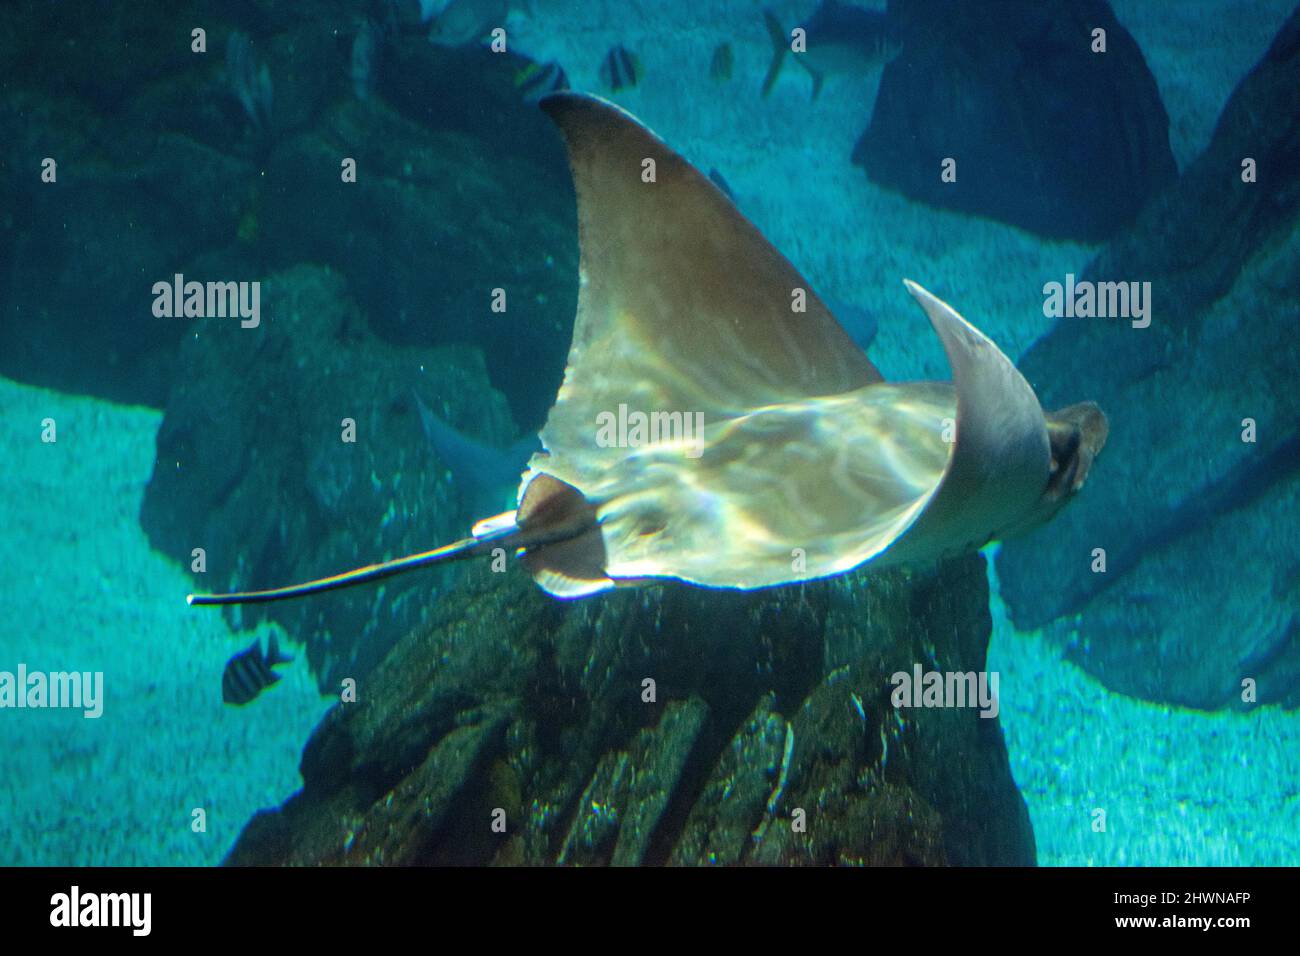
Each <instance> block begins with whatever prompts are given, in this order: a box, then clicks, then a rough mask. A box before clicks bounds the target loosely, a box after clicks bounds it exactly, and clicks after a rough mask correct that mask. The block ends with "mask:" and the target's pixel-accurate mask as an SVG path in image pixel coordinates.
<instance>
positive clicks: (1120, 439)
mask: <svg viewBox="0 0 1300 956" xmlns="http://www.w3.org/2000/svg"><path fill="white" fill-rule="evenodd" d="M1298 72H1300V11H1297V13H1295V14H1293V15H1292V16H1291V18H1290V20H1289V21H1288V22H1287V23H1286V25H1285V26H1284V27H1283V29H1282V31H1281V33H1280V34H1279V36H1278V37H1277V39H1276V40H1275V41H1274V43H1273V44H1272V47H1271V48H1270V49H1269V51H1268V52H1267V54H1266V55H1265V56H1264V58H1263V59H1262V60H1261V61H1260V62H1259V64H1258V65H1257V66H1256V67H1255V68H1254V69H1253V70H1252V71H1251V72H1250V74H1249V75H1248V76H1247V77H1246V78H1245V79H1244V80H1243V81H1242V82H1241V84H1240V85H1239V86H1238V88H1237V90H1236V91H1235V92H1234V94H1233V96H1232V97H1231V99H1230V100H1229V102H1228V104H1227V106H1226V107H1225V109H1224V112H1223V115H1222V117H1221V118H1220V120H1219V123H1218V126H1217V128H1216V130H1215V134H1214V137H1213V139H1212V140H1211V143H1210V145H1209V147H1208V148H1207V149H1206V151H1205V153H1204V154H1203V155H1202V156H1201V157H1200V158H1198V159H1197V160H1196V161H1195V162H1194V163H1193V164H1192V166H1191V167H1189V169H1188V170H1187V172H1186V174H1185V175H1184V176H1183V177H1182V179H1181V180H1180V181H1179V183H1178V184H1177V186H1176V187H1175V188H1174V189H1172V190H1171V191H1169V192H1168V193H1166V194H1165V195H1163V196H1161V197H1160V199H1159V200H1157V201H1156V202H1155V203H1154V204H1153V205H1152V206H1151V207H1150V208H1149V210H1148V211H1147V212H1146V213H1144V214H1143V215H1142V217H1141V218H1140V219H1139V221H1138V223H1137V224H1136V225H1135V226H1134V227H1133V229H1132V230H1131V231H1130V232H1129V233H1127V234H1125V235H1124V236H1123V237H1121V238H1119V239H1116V240H1115V242H1113V243H1111V244H1110V245H1109V246H1107V247H1105V248H1104V249H1103V250H1102V251H1101V252H1100V253H1099V254H1098V256H1097V257H1096V259H1095V260H1094V261H1093V262H1092V263H1091V265H1089V266H1088V268H1087V269H1086V270H1085V272H1084V275H1083V276H1082V278H1083V279H1085V280H1096V281H1123V282H1130V281H1149V282H1150V283H1151V287H1150V288H1151V296H1150V299H1151V324H1150V326H1149V327H1148V328H1134V327H1133V326H1132V323H1131V322H1129V321H1127V320H1123V319H1096V318H1093V319H1063V320H1061V321H1060V322H1058V324H1057V326H1056V328H1054V329H1053V330H1052V332H1051V333H1050V334H1049V335H1047V336H1046V337H1044V338H1043V339H1042V340H1040V341H1039V342H1038V343H1037V344H1035V346H1034V347H1033V348H1032V349H1030V351H1029V353H1028V354H1027V355H1026V356H1025V358H1024V361H1023V362H1022V364H1021V367H1022V369H1023V371H1024V372H1025V374H1026V376H1027V377H1028V378H1029V379H1030V380H1031V381H1032V382H1033V384H1034V386H1035V388H1036V389H1037V390H1038V392H1039V395H1040V396H1041V397H1042V400H1043V404H1044V405H1045V406H1047V407H1052V406H1053V405H1055V404H1058V403H1059V402H1061V401H1062V400H1064V399H1066V398H1067V396H1068V397H1069V398H1074V397H1077V396H1078V395H1088V396H1090V397H1093V398H1095V399H1096V400H1097V401H1098V402H1099V403H1100V404H1101V405H1102V407H1104V408H1105V409H1106V411H1107V414H1108V415H1109V416H1110V439H1109V442H1108V444H1107V448H1106V452H1105V456H1104V459H1103V461H1102V462H1101V463H1100V464H1099V466H1098V468H1097V469H1095V471H1094V473H1093V477H1092V479H1091V480H1090V482H1089V485H1088V487H1087V489H1086V490H1085V492H1084V494H1083V495H1081V497H1080V499H1079V501H1078V502H1076V503H1075V504H1074V505H1073V506H1072V507H1070V508H1069V509H1067V510H1066V511H1064V512H1063V513H1062V514H1061V515H1059V516H1058V517H1057V519H1056V520H1055V521H1053V522H1052V524H1051V525H1050V526H1049V527H1046V528H1043V529H1041V530H1040V531H1037V532H1035V533H1034V534H1033V535H1031V536H1030V537H1029V538H1028V539H1026V540H1025V541H1023V542H1012V543H1009V544H1007V545H1006V546H1004V548H1003V549H1002V551H1001V554H1000V556H999V558H998V571H999V574H1000V576H1001V580H1002V586H1003V594H1004V596H1005V598H1006V600H1007V603H1008V606H1009V608H1010V611H1011V613H1012V616H1013V618H1014V620H1015V621H1016V623H1017V624H1018V625H1019V626H1022V627H1037V626H1041V625H1045V624H1048V623H1049V622H1053V621H1055V622H1056V623H1054V624H1052V628H1051V629H1052V631H1053V632H1054V633H1055V634H1057V635H1058V637H1059V639H1060V640H1061V641H1062V642H1063V643H1064V644H1065V645H1066V647H1067V648H1068V649H1069V653H1070V654H1071V655H1072V656H1073V657H1074V658H1075V659H1076V660H1078V661H1079V662H1080V663H1081V664H1082V665H1083V666H1084V667H1085V668H1087V669H1088V670H1089V671H1090V672H1091V673H1093V674H1095V675H1097V676H1098V677H1099V678H1100V679H1101V680H1102V681H1104V682H1105V683H1106V684H1107V686H1109V687H1111V688H1113V689H1115V690H1119V691H1123V692H1125V693H1130V694H1135V695H1137V696H1141V697H1146V698H1149V699H1154V700H1162V701H1170V702H1174V703H1179V704H1184V705H1188V706H1193V707H1202V708H1217V707H1223V706H1243V704H1244V703H1246V702H1244V701H1243V700H1242V693H1243V684H1242V682H1243V681H1245V680H1246V679H1248V678H1249V679H1251V680H1253V681H1255V682H1256V684H1257V685H1258V690H1257V692H1258V699H1259V700H1260V701H1265V702H1267V701H1273V702H1281V703H1284V704H1286V705H1287V706H1296V705H1298V704H1300V617H1298V616H1297V614H1296V611H1295V608H1296V607H1297V600H1296V599H1297V597H1298V596H1300V591H1298V590H1297V588H1298V587H1300V550H1298V549H1297V545H1296V537H1295V534H1294V527H1293V526H1294V514H1295V507H1296V498H1297V494H1298V493H1300V491H1298V488H1297V483H1298V482H1297V476H1298V474H1300V427H1298V426H1297V423H1298V422H1300V392H1297V390H1296V388H1295V381H1296V373H1297V370H1298V369H1300V344H1298V343H1297V337H1296V334H1295V329H1296V321H1297V318H1298V317H1300V158H1298V157H1300V86H1297V84H1296V82H1295V79H1296V76H1297V73H1298ZM1246 160H1253V161H1254V164H1255V169H1256V172H1257V175H1256V177H1255V180H1254V181H1249V182H1248V181H1245V179H1244V178H1243V174H1244V172H1245V167H1244V166H1243V163H1244V162H1245V161H1246ZM1094 549H1103V550H1104V551H1105V557H1106V570H1105V571H1104V572H1094V571H1093V570H1092V567H1093V562H1094V558H1093V552H1094Z"/></svg>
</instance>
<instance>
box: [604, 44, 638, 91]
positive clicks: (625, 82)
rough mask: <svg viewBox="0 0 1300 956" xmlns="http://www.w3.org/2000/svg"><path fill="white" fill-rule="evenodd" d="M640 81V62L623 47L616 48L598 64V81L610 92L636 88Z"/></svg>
mask: <svg viewBox="0 0 1300 956" xmlns="http://www.w3.org/2000/svg"><path fill="white" fill-rule="evenodd" d="M640 79H641V61H640V60H639V59H638V58H637V55H636V54H635V53H633V52H631V51H630V50H628V48H627V47H625V46H621V45H620V46H616V47H614V48H613V49H611V50H610V51H609V52H608V53H607V54H605V59H604V62H602V63H601V64H600V81H601V82H602V83H604V84H605V86H607V87H608V88H609V89H610V90H611V91H612V92H615V93H617V92H618V91H619V90H621V89H625V88H627V87H632V86H636V85H637V83H638V82H639V81H640Z"/></svg>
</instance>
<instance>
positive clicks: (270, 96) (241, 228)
mask: <svg viewBox="0 0 1300 956" xmlns="http://www.w3.org/2000/svg"><path fill="white" fill-rule="evenodd" d="M186 6H187V5H185V4H182V5H180V6H178V7H176V9H174V10H173V11H172V12H173V13H175V14H176V16H175V17H171V18H161V19H160V18H156V17H154V18H151V17H144V18H141V17H139V16H137V15H136V14H135V13H133V12H131V11H130V10H128V9H127V8H125V7H122V8H120V9H114V10H106V11H104V15H103V16H94V17H87V16H86V15H85V14H84V12H80V11H77V10H75V9H73V8H70V7H63V6H60V5H57V4H54V5H51V4H47V3H39V2H24V3H20V4H17V5H15V8H14V9H13V10H10V11H8V12H7V13H6V20H7V22H8V23H9V25H10V27H11V29H10V30H6V31H3V35H2V36H0V61H3V62H5V63H6V64H7V65H8V66H9V67H10V69H8V70H7V71H6V76H7V79H8V83H7V86H6V88H5V90H4V91H3V95H0V140H2V141H3V142H5V143H6V150H5V152H4V155H3V156H0V253H3V256H0V301H2V302H3V303H4V307H5V314H6V321H5V322H0V374H4V375H7V376H10V377H13V378H15V379H17V380H20V381H26V382H33V383H36V384H41V385H46V386H50V387H54V388H57V389H62V390H66V391H82V392H89V393H92V394H97V395H102V396H105V397H108V398H111V399H113V400H116V401H119V402H129V403H137V404H148V405H151V406H154V407H162V405H163V404H164V403H165V401H166V399H167V395H168V393H169V390H170V388H171V384H172V374H173V373H172V364H173V361H174V357H175V354H176V350H177V348H178V347H179V345H180V342H181V339H182V337H183V336H184V335H185V334H186V331H187V329H186V323H184V322H178V321H163V320H159V319H157V318H155V317H154V316H153V315H152V314H151V312H150V306H151V304H152V295H151V292H150V289H151V287H152V286H153V283H155V282H157V281H160V280H169V279H170V278H171V277H172V276H173V275H174V274H175V273H178V272H179V273H182V274H184V275H186V276H187V277H190V278H195V279H200V280H214V281H250V280H252V279H255V278H257V277H258V276H262V275H266V274H267V273H269V272H272V271H277V270H283V269H287V268H290V267H292V266H295V265H298V264H300V263H313V264H324V265H329V266H331V267H332V268H333V269H335V270H336V271H337V272H339V273H341V274H342V275H343V276H345V277H346V278H347V280H348V285H349V289H350V291H351V294H352V295H353V297H354V298H355V299H356V301H357V303H358V305H359V306H360V308H361V309H362V311H363V312H364V313H365V314H366V315H367V318H368V320H369V322H370V325H371V328H372V330H373V331H374V332H375V334H376V335H377V336H378V337H380V338H381V339H384V340H385V341H387V342H390V343H391V344H394V345H410V346H418V347H423V348H428V347H433V346H438V345H450V344H468V345H473V346H476V347H478V348H479V349H481V350H482V351H483V353H484V354H485V355H486V356H488V362H489V366H488V371H489V375H490V376H491V377H492V380H493V381H494V382H495V383H497V385H498V387H499V388H501V389H503V390H504V392H505V394H506V397H507V400H508V401H509V402H510V404H511V408H512V411H513V414H514V417H515V418H516V420H517V421H519V422H520V423H521V424H526V425H529V426H531V427H537V426H539V425H540V423H541V421H542V419H543V417H544V414H545V410H546V407H547V404H548V402H549V401H550V398H551V397H552V396H553V395H554V393H555V389H556V388H557V387H558V385H559V381H560V377H561V374H562V371H563V367H564V356H565V354H566V351H567V347H568V341H569V330H570V328H571V325H572V318H573V311H574V304H575V301H576V288H577V286H576V280H575V278H574V277H575V276H576V273H577V241H576V224H575V220H574V211H573V208H574V202H573V188H572V184H571V181H570V178H569V173H568V166H567V163H566V161H565V159H564V155H563V149H562V147H561V145H560V142H559V138H558V136H556V135H555V133H554V130H553V129H552V128H551V127H550V125H549V123H548V122H547V121H546V119H545V118H544V117H543V116H542V115H541V113H540V111H539V110H538V109H537V108H536V106H535V105H534V104H532V103H529V102H526V101H525V99H524V97H523V95H522V94H521V92H520V90H519V88H518V87H517V86H516V84H515V78H516V76H517V74H518V72H519V70H520V69H521V68H522V67H523V66H524V65H525V64H527V63H528V61H527V60H526V59H524V58H523V57H521V56H518V55H515V54H513V53H509V54H503V55H499V56H498V55H494V54H492V53H491V52H490V51H488V50H486V49H479V48H470V49H464V50H445V49H437V48H434V47H433V46H432V45H431V44H429V43H428V42H427V41H426V40H425V39H424V38H423V37H422V36H406V35H402V34H400V33H397V32H393V31H392V30H387V29H382V28H380V27H378V26H376V27H374V29H375V31H376V35H377V36H379V37H380V39H379V40H378V41H377V45H376V49H375V51H374V55H373V67H372V74H373V75H371V76H369V77H367V78H366V79H365V84H364V86H367V87H368V88H369V93H368V94H367V95H366V96H365V98H364V99H362V98H360V97H359V96H358V93H357V91H356V89H355V86H356V85H359V83H358V81H357V80H356V79H355V78H354V77H353V76H352V73H353V69H352V66H351V59H350V51H351V45H352V40H353V38H354V37H355V36H356V34H357V32H358V30H359V29H361V28H360V26H359V24H360V23H361V20H360V16H361V14H362V11H361V10H359V8H358V7H357V5H356V4H353V3H344V2H341V0H329V2H326V3H323V4H317V5H315V6H314V7H313V9H312V14H311V16H309V17H304V15H303V13H302V11H300V10H295V9H293V8H291V7H290V6H286V5H285V4H280V3H269V2H260V0H259V2H256V3H246V4H243V3H241V4H226V5H222V6H221V8H220V9H211V10H209V9H204V10H201V11H200V10H199V9H198V8H197V7H195V8H194V9H193V10H192V11H191V12H190V13H189V14H186V13H185V12H184V9H185V7H186ZM383 6H384V5H375V9H376V10H378V9H380V8H381V7H383ZM177 23H184V24H190V23H193V24H194V25H196V26H200V25H201V26H203V27H204V28H205V29H206V31H207V50H206V52H202V53H199V52H192V51H191V49H190V37H189V35H188V33H187V32H183V31H182V32H178V31H177V29H176V24H177ZM187 30H188V27H187ZM232 45H240V46H241V47H242V48H243V49H244V51H245V52H244V55H243V58H242V60H241V61H240V62H241V63H243V64H244V66H245V67H246V73H247V74H248V75H251V76H253V77H255V78H257V79H256V85H255V86H251V87H250V82H253V81H249V80H248V79H247V77H246V76H245V75H244V73H241V72H240V71H238V70H235V69H234V64H233V63H232V62H231V59H230V58H229V57H228V56H227V52H228V50H229V49H230V48H231V47H232ZM263 70H265V79H264V81H263V80H262V79H261V77H262V71H263ZM241 77H244V78H243V79H241ZM47 157H48V158H51V159H53V160H55V161H56V162H57V180H56V182H53V183H47V182H42V180H41V175H42V166H41V164H42V161H43V160H44V159H45V158H47ZM345 158H350V159H353V160H355V161H356V164H357V175H356V181H355V182H353V183H345V182H343V176H342V163H343V161H344V159H345ZM496 289H501V290H503V292H504V294H505V296H506V299H505V304H506V311H505V312H504V313H502V312H498V311H493V309H492V305H493V303H494V294H493V293H494V290H496Z"/></svg>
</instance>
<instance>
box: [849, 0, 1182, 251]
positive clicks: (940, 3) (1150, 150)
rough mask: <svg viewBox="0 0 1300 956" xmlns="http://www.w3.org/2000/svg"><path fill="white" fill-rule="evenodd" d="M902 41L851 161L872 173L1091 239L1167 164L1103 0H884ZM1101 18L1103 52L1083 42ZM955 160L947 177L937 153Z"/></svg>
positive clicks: (946, 199) (971, 207) (1164, 133)
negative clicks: (953, 173) (951, 178)
mask: <svg viewBox="0 0 1300 956" xmlns="http://www.w3.org/2000/svg"><path fill="white" fill-rule="evenodd" d="M889 12H890V15H891V16H892V17H894V18H895V20H896V21H897V23H898V25H899V29H900V31H901V34H902V39H903V48H902V53H901V54H900V55H899V56H898V57H897V58H896V59H895V60H894V61H893V62H891V63H890V64H889V65H888V66H886V67H885V70H884V73H883V74H882V76H881V79H880V89H879V94H878V96H877V98H876V104H875V111H874V113H873V115H872V117H871V125H870V127H869V128H868V129H867V131H866V132H865V133H864V134H863V135H862V138H861V139H860V140H859V141H858V144H857V146H856V147H855V149H854V153H853V161H854V162H855V163H857V164H858V165H861V166H862V167H864V168H865V169H866V171H867V175H868V176H870V177H871V178H872V179H873V180H874V181H875V182H878V183H880V184H881V185H883V186H886V187H888V188H890V189H896V190H898V191H899V192H901V193H903V194H904V195H906V196H909V197H911V198H913V199H918V200H920V201H922V202H926V203H929V204H931V205H935V206H942V207H945V208H951V209H959V210H962V211H965V212H972V213H977V214H979V215H982V216H987V217H989V218H993V219H1000V220H1003V221H1005V222H1010V223H1012V224H1014V225H1017V226H1021V227H1023V228H1026V229H1030V230H1032V231H1034V232H1038V233H1041V234H1043V235H1047V236H1053V237H1063V238H1076V239H1084V240H1089V241H1096V240H1099V239H1102V238H1105V237H1107V236H1109V235H1111V234H1112V233H1114V232H1115V230H1116V229H1118V228H1119V227H1121V226H1123V225H1125V224H1127V223H1128V222H1130V221H1131V220H1132V219H1133V217H1134V215H1136V213H1137V212H1138V210H1139V209H1141V207H1142V205H1143V204H1144V203H1145V202H1146V201H1147V200H1148V199H1149V198H1150V197H1151V196H1152V195H1153V194H1154V193H1155V192H1156V191H1158V190H1159V189H1161V188H1163V187H1164V186H1166V185H1168V183H1169V182H1170V180H1172V179H1173V178H1174V176H1175V175H1176V172H1177V170H1176V167H1175V164H1174V158H1173V153H1172V152H1171V151H1170V148H1169V117H1168V116H1167V115H1166V113H1165V110H1164V106H1163V105H1162V103H1161V101H1160V95H1159V91H1158V90H1157V89H1156V83H1155V79H1154V77H1152V75H1151V72H1150V70H1148V69H1147V65H1146V61H1145V60H1144V59H1143V56H1142V51H1141V50H1140V49H1139V48H1138V46H1137V43H1136V42H1135V41H1134V40H1133V37H1132V36H1131V35H1130V34H1129V32H1128V31H1127V30H1125V29H1124V27H1123V26H1122V25H1121V24H1120V23H1119V21H1118V20H1116V19H1115V15H1114V13H1113V12H1112V11H1111V9H1110V6H1109V4H1107V3H1106V2H1105V0H1003V2H1000V3H998V4H996V5H993V6H990V5H989V4H982V3H969V2H966V0H908V2H904V0H893V2H891V4H890V7H889ZM1094 28H1102V29H1104V30H1105V31H1106V43H1107V49H1106V52H1105V53H1093V52H1092V51H1091V49H1090V44H1091V42H1092V35H1091V34H1092V30H1093V29H1094ZM947 157H951V158H953V159H955V160H956V162H957V179H956V181H955V182H950V183H945V182H942V181H941V180H940V175H939V174H940V164H941V163H942V162H943V161H944V160H945V158H947Z"/></svg>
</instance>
